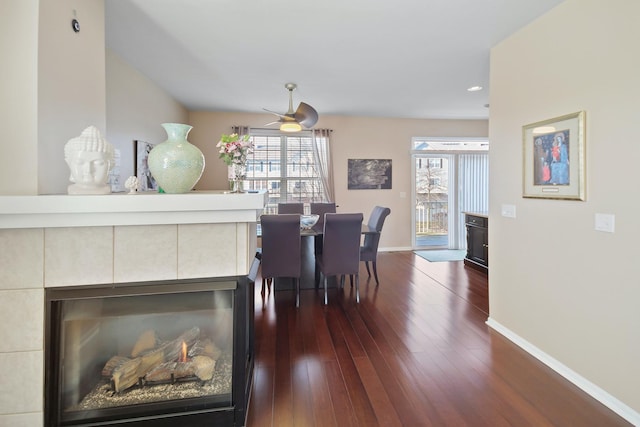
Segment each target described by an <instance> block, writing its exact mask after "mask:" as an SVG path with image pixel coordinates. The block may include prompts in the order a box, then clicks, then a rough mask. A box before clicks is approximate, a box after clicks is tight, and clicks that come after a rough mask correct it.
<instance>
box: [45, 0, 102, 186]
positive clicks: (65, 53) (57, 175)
mask: <svg viewBox="0 0 640 427" xmlns="http://www.w3.org/2000/svg"><path fill="white" fill-rule="evenodd" d="M74 11H75V16H76V17H77V19H78V21H79V22H80V32H79V33H75V32H74V31H73V30H72V29H71V19H73V17H74ZM104 28H105V27H104V0H41V1H40V10H39V37H38V116H37V117H38V193H39V194H59V193H66V191H67V186H68V185H69V169H68V167H67V165H66V163H65V161H64V145H65V144H66V143H67V141H68V140H69V139H71V138H74V137H76V136H78V135H80V133H81V132H82V131H83V130H84V129H85V128H86V127H88V126H91V125H93V126H96V127H97V128H98V129H99V130H100V132H101V133H102V134H103V136H104V135H105V132H106V120H105V117H106V88H105V55H104V46H105V41H104V40H105V35H104Z"/></svg>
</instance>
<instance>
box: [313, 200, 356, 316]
mask: <svg viewBox="0 0 640 427" xmlns="http://www.w3.org/2000/svg"><path fill="white" fill-rule="evenodd" d="M362 219H363V217H362V214H361V213H328V214H325V221H324V233H323V235H322V246H323V250H322V253H321V254H318V255H316V262H317V263H318V269H319V270H320V276H321V278H322V280H323V282H324V303H325V305H326V304H327V303H328V297H327V278H328V277H329V276H336V278H337V276H341V277H340V286H341V287H342V286H344V277H345V276H346V275H350V276H352V275H353V276H355V279H356V302H360V278H359V276H358V268H359V266H360V233H361V231H362Z"/></svg>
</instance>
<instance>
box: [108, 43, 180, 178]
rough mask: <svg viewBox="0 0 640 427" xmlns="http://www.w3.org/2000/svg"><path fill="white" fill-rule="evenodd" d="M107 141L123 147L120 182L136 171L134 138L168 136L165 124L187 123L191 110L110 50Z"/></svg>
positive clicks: (154, 140)
mask: <svg viewBox="0 0 640 427" xmlns="http://www.w3.org/2000/svg"><path fill="white" fill-rule="evenodd" d="M106 70H107V71H106V81H107V113H106V114H107V119H106V121H107V135H106V137H107V140H108V141H109V142H110V143H111V144H113V146H114V147H115V148H117V149H119V150H120V156H121V158H120V161H121V167H120V177H121V179H120V182H121V184H123V183H124V181H125V180H126V179H127V177H129V176H131V175H133V173H134V156H133V150H134V143H133V141H134V140H142V141H146V142H149V143H151V144H158V143H161V142H163V141H165V140H166V139H167V134H166V132H165V131H164V129H163V128H162V126H161V123H167V122H169V123H186V122H187V117H188V114H187V110H186V109H185V108H184V107H183V106H182V105H181V104H180V103H178V102H177V101H175V100H174V99H173V98H171V97H170V96H169V95H167V93H166V92H164V91H163V90H162V89H160V88H159V87H158V86H157V85H156V84H155V83H154V82H152V81H151V80H149V78H147V77H146V76H144V75H142V74H140V72H138V71H137V70H135V69H134V68H132V67H131V66H130V65H129V64H127V63H126V62H124V61H123V60H122V59H121V58H120V57H119V56H117V55H116V54H115V53H113V52H112V51H111V50H109V49H107V52H106Z"/></svg>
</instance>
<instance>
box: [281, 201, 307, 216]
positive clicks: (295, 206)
mask: <svg viewBox="0 0 640 427" xmlns="http://www.w3.org/2000/svg"><path fill="white" fill-rule="evenodd" d="M278 213H279V214H300V215H302V214H303V213H304V203H278Z"/></svg>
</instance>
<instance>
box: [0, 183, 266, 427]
mask: <svg viewBox="0 0 640 427" xmlns="http://www.w3.org/2000/svg"><path fill="white" fill-rule="evenodd" d="M264 201H265V197H264V195H263V194H240V195H227V194H218V193H199V194H184V195H159V194H154V195H132V196H128V195H107V196H5V197H0V202H1V203H2V205H1V207H0V336H1V337H2V339H1V340H0V366H1V367H2V369H3V372H4V373H3V381H2V382H1V383H0V425H11V426H16V427H21V426H25V427H26V426H28V427H33V426H42V425H48V424H45V421H44V417H45V411H44V409H45V401H44V397H45V376H46V375H50V372H46V370H48V369H51V365H50V364H45V353H47V352H50V351H52V350H55V349H56V348H58V347H57V346H59V345H60V342H55V343H54V342H47V341H46V339H45V337H46V334H45V328H48V327H49V326H50V325H49V323H48V321H49V319H46V317H47V316H45V308H46V307H47V303H46V302H47V301H50V300H51V298H48V299H47V298H46V297H45V295H46V294H47V293H49V294H50V296H51V295H54V296H55V295H61V293H64V292H69V291H73V288H77V290H78V291H81V290H85V289H88V288H87V287H89V289H93V288H94V287H96V286H97V287H103V288H104V289H111V291H109V292H112V291H113V290H114V289H118V288H123V287H125V288H126V286H124V284H133V283H135V284H136V286H142V287H145V286H149V288H148V289H151V288H152V287H153V286H156V285H158V283H165V284H167V283H170V284H171V285H170V286H173V287H174V288H175V286H177V285H178V282H176V281H183V280H186V281H187V282H188V283H191V282H193V281H195V282H196V283H202V281H201V279H203V278H214V280H213V282H216V283H217V282H218V281H219V280H222V283H227V285H229V283H231V282H233V281H234V280H231V281H229V280H223V279H222V278H227V279H228V278H238V277H245V278H246V277H247V275H248V274H249V270H250V268H251V264H252V261H253V255H254V254H255V244H256V242H255V227H256V218H257V216H258V215H259V214H260V212H261V210H262V208H263V206H264ZM188 286H191V285H188ZM198 286H200V285H198ZM215 286H219V284H218V285H215ZM215 286H214V288H215ZM127 287H128V286H127ZM205 287H206V286H205ZM223 287H224V285H223ZM139 289H140V288H138V291H136V292H139ZM49 291H50V292H49ZM198 292H200V291H198ZM201 292H204V294H200V295H207V297H205V298H204V299H209V300H211V299H215V298H214V297H213V295H214V294H213V293H211V292H214V291H212V290H211V289H209V290H206V289H205V290H202V291H201ZM134 293H135V292H134ZM143 293H144V292H143ZM223 294H224V292H222V293H221V294H220V297H219V299H220V300H225V299H226V300H227V301H229V296H228V295H227V296H226V297H223V296H222V295H223ZM159 298H160V300H158V301H152V302H151V305H154V304H156V305H158V309H157V310H156V311H154V310H152V309H144V310H142V311H141V312H140V313H138V314H137V315H132V316H133V317H130V318H129V320H132V319H137V320H132V321H134V322H136V321H139V320H140V319H144V318H148V317H149V316H151V314H150V313H152V312H154V313H155V312H157V313H158V314H157V318H160V319H162V322H166V324H163V323H162V322H160V323H161V324H160V326H159V329H161V330H163V332H158V337H157V340H158V342H165V341H173V340H175V339H177V338H178V337H180V336H181V335H182V334H184V333H187V334H188V332H189V331H190V330H192V329H193V328H197V329H198V331H199V332H198V334H197V339H199V340H205V341H206V340H208V339H209V340H213V339H212V338H211V337H210V336H209V335H210V333H209V332H207V328H209V330H211V328H210V322H208V321H202V320H201V319H200V318H199V316H195V317H193V316H191V319H192V321H189V317H190V316H178V317H180V318H183V317H184V318H187V323H189V324H188V325H187V324H184V325H181V327H182V329H183V330H179V329H180V328H177V329H176V327H174V326H173V325H174V324H176V323H177V322H176V321H175V319H176V317H173V319H172V316H176V315H175V313H174V311H175V309H174V308H171V307H170V306H167V305H166V301H164V302H163V301H162V297H159ZM185 298H186V300H185V301H183V302H184V304H183V305H187V306H188V305H189V304H191V303H192V302H193V301H192V300H190V298H191V297H189V296H186V297H185ZM145 304H148V303H145ZM89 305H91V304H89ZM224 307H225V305H224V304H222V306H221V311H220V312H218V314H217V315H216V314H215V313H216V308H214V307H209V308H206V307H200V308H201V309H202V311H203V312H204V313H207V314H209V315H211V316H213V317H216V316H219V317H222V318H226V319H229V310H228V308H229V306H227V308H226V309H225V308H224ZM200 308H199V309H200ZM199 309H198V310H199ZM68 310H71V312H72V313H71V314H72V315H73V309H72V308H69V309H68ZM75 310H76V311H77V312H76V314H75V315H76V316H78V313H85V312H84V311H83V310H84V309H78V308H77V307H75ZM78 310H79V311H78ZM113 310H115V311H117V309H113ZM145 310H146V311H145ZM198 310H196V311H198ZM85 314H86V313H85ZM83 315H84V314H83ZM136 316H139V317H136ZM140 316H141V317H140ZM153 316H155V315H153ZM153 316H152V317H153ZM80 317H82V316H80ZM89 317H92V316H89ZM107 317H109V316H107ZM111 317H113V316H111ZM126 317H127V316H125V318H126ZM193 319H196V320H193ZM85 320H86V319H85ZM227 321H228V320H227ZM71 323H73V322H71ZM71 323H70V324H71ZM90 323H91V322H89V321H87V322H80V323H77V324H76V326H74V327H78V326H77V325H80V324H82V325H83V326H82V327H80V329H83V328H89V327H88V326H87V325H89V324H90ZM191 323H193V324H191ZM167 325H171V326H167ZM89 329H91V328H89ZM98 329H104V330H114V329H115V330H118V329H121V330H122V332H123V334H122V335H123V336H122V337H121V338H122V339H120V338H118V337H111V338H109V339H107V338H105V337H101V338H100V341H109V340H111V342H112V343H113V345H114V346H115V347H116V348H115V350H114V349H107V350H105V351H107V352H113V353H118V352H119V350H120V347H126V346H130V345H132V344H131V341H132V340H134V341H135V340H138V339H139V338H140V335H142V334H143V333H144V332H145V330H146V329H145V330H139V331H138V332H140V333H139V334H138V336H137V337H136V338H131V337H130V335H131V333H129V331H132V330H135V329H136V328H135V327H130V326H126V325H118V326H117V327H114V325H105V326H104V327H103V328H98ZM147 329H154V328H147ZM232 329H233V328H232ZM94 332H95V329H94ZM227 333H228V332H227ZM89 335H91V334H89ZM134 335H135V334H134ZM160 335H162V336H160ZM174 335H175V336H174ZM232 335H233V334H232ZM72 336H73V334H72ZM86 338H87V337H86V336H84V339H86ZM217 339H220V338H217ZM227 344H228V343H227V342H226V341H224V340H222V341H221V342H220V343H219V347H224V346H226V345H227ZM45 345H46V349H45ZM119 346H120V347H119ZM85 350H86V348H85ZM86 351H88V352H89V354H92V352H95V351H96V350H95V349H93V350H86ZM104 357H105V356H101V357H100V358H99V359H100V363H101V362H102V359H103V358H104ZM225 357H229V356H225ZM220 363H221V364H222V363H223V362H222V360H221V361H220ZM220 366H222V365H220ZM78 369H79V368H78ZM82 370H83V369H79V372H80V371H82ZM83 375H84V374H83ZM85 376H86V375H85ZM70 378H75V377H73V376H72V377H70ZM191 379H192V378H191ZM189 380H190V379H189ZM74 381H76V380H75V379H74V380H73V381H71V380H68V382H70V383H72V384H76V385H78V384H79V383H75V382H74ZM78 381H80V380H78ZM83 381H84V380H83ZM169 381H171V379H170V380H169ZM185 381H186V380H185ZM85 382H86V381H85ZM193 382H194V383H196V384H198V385H201V384H202V381H198V380H194V381H193ZM148 385H149V386H151V385H154V384H151V383H149V384H148ZM86 387H87V386H86V385H84V383H83V385H82V387H81V388H82V389H83V390H84V388H86ZM136 387H140V384H136ZM212 394H215V395H216V397H214V398H212V397H211V396H212ZM221 395H224V396H225V397H220V396H218V395H217V393H209V394H208V397H207V398H205V400H206V399H209V401H211V400H217V399H219V398H220V399H222V400H225V399H228V398H229V394H228V393H226V394H225V393H222V394H221ZM47 396H48V398H49V397H50V396H49V395H47ZM70 396H72V397H69V396H67V399H71V400H74V399H78V397H77V395H75V394H73V393H72V394H71V395H70ZM78 400H79V399H78ZM49 403H50V402H47V404H49ZM158 425H161V424H158ZM185 425H188V424H185Z"/></svg>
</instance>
